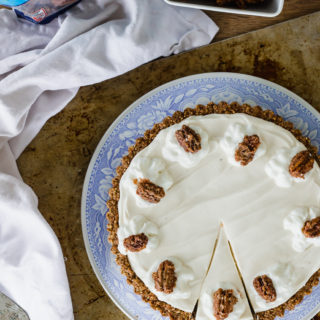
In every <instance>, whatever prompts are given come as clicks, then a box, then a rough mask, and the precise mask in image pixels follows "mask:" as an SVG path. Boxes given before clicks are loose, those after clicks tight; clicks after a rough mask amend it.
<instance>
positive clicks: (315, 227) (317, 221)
mask: <svg viewBox="0 0 320 320" xmlns="http://www.w3.org/2000/svg"><path fill="white" fill-rule="evenodd" d="M302 233H303V234H304V235H305V237H306V238H316V237H320V217H316V218H314V219H311V220H308V221H306V222H305V224H304V226H303V228H302Z"/></svg>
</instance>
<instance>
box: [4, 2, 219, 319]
mask: <svg viewBox="0 0 320 320" xmlns="http://www.w3.org/2000/svg"><path fill="white" fill-rule="evenodd" d="M217 31H218V28H217V26H216V25H215V24H214V23H213V22H212V21H211V20H210V19H209V18H208V17H207V16H206V15H205V14H203V13H202V12H201V11H196V10H191V9H183V8H178V7H171V6H169V5H167V4H165V3H164V2H163V1H161V0H113V1H112V0H83V1H82V2H80V3H79V4H78V5H77V6H75V7H74V8H72V9H71V10H70V11H68V12H67V13H65V14H63V15H62V16H60V17H59V18H58V19H55V20H53V21H52V22H51V23H50V24H48V25H42V26H38V25H34V24H31V23H29V22H27V21H23V20H19V21H18V20H17V18H16V17H15V14H14V13H13V12H12V11H8V10H5V9H2V10H0V40H1V46H0V291H1V292H3V293H4V294H6V295H7V296H9V297H10V298H11V299H13V300H14V301H15V302H16V303H18V304H19V305H20V306H21V307H22V308H23V309H25V310H26V312H27V313H28V314H29V316H30V319H31V320H44V319H45V320H62V319H63V320H69V319H73V313H72V304H71V299H70V293H69V286H68V281H67V277H66V271H65V265H64V261H63V255H62V252H61V248H60V245H59V242H58V240H57V238H56V236H55V234H54V233H53V231H52V230H51V228H50V226H49V225H48V224H47V222H46V221H45V220H44V218H43V217H42V215H41V214H40V212H39V211H38V209H37V198H36V196H35V194H34V193H33V191H32V190H31V189H30V188H29V187H28V186H27V185H26V184H24V183H23V181H22V180H21V177H20V175H19V172H18V169H17V166H16V163H15V159H16V158H17V157H18V156H19V155H20V154H21V152H22V151H23V149H24V148H25V147H26V146H27V145H28V143H29V142H30V141H31V140H32V139H33V138H34V136H35V135H36V134H37V133H38V132H39V130H40V129H41V127H42V126H43V125H44V123H45V122H46V121H47V120H48V119H49V118H50V117H52V116H53V115H55V114H56V113H58V112H59V111H60V110H61V109H63V107H64V106H65V105H66V104H67V103H68V102H69V101H70V100H71V99H72V98H73V97H74V96H75V95H76V93H77V91H78V89H79V87H80V86H84V85H89V84H93V83H96V82H100V81H103V80H106V79H109V78H112V77H115V76H117V75H120V74H122V73H124V72H126V71H128V70H131V69H133V68H135V67H137V66H139V65H141V64H143V63H145V62H147V61H150V60H152V59H155V58H157V57H160V56H167V55H170V54H172V53H178V52H181V51H183V50H187V49H191V48H194V47H197V46H200V45H204V44H207V43H209V42H210V41H211V39H212V38H213V37H214V35H215V34H216V33H217ZM79 214H80V213H79Z"/></svg>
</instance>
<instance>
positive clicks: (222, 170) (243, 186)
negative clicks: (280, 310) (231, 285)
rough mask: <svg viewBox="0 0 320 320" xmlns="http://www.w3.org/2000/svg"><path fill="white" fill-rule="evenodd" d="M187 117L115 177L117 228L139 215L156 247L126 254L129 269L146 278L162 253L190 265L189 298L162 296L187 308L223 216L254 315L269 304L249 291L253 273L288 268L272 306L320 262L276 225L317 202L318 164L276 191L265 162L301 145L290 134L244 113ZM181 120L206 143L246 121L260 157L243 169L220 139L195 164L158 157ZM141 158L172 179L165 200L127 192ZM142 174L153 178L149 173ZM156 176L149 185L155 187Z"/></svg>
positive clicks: (317, 252) (316, 252)
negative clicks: (155, 162) (153, 228)
mask: <svg viewBox="0 0 320 320" xmlns="http://www.w3.org/2000/svg"><path fill="white" fill-rule="evenodd" d="M186 120H187V121H186ZM186 120H184V121H182V122H181V123H179V124H177V125H174V126H172V127H169V128H167V129H165V130H161V131H160V132H159V134H158V135H157V136H156V138H155V139H154V141H153V142H152V143H151V144H150V145H149V146H148V147H146V148H145V149H143V150H142V151H141V152H139V154H138V155H137V156H136V157H135V158H134V159H133V161H132V163H131V164H130V166H129V168H128V169H127V170H126V172H125V173H124V175H123V177H122V179H121V181H120V200H119V204H118V209H119V225H120V226H125V225H127V224H128V223H129V221H130V220H131V219H132V217H134V216H135V215H143V216H144V217H145V218H146V219H148V220H150V221H152V222H153V223H154V224H156V225H157V226H158V228H159V234H158V238H159V246H158V247H157V248H155V249H154V250H152V251H151V252H150V253H145V252H144V250H142V251H141V252H137V253H135V254H131V253H130V254H128V258H129V261H130V264H131V266H132V269H133V270H134V271H135V273H136V274H137V276H138V277H139V278H140V279H141V280H142V281H144V282H145V283H146V281H147V277H148V272H149V270H151V267H152V266H153V265H154V263H155V261H158V260H159V258H161V257H170V256H172V257H177V258H178V259H179V260H180V261H181V262H182V263H183V264H184V265H187V266H188V267H189V268H190V269H191V270H192V272H193V274H194V282H193V286H192V287H190V297H189V298H187V299H171V298H170V295H167V297H166V302H168V303H170V304H171V305H172V306H174V307H176V308H179V309H182V310H184V311H188V312H192V310H193V308H194V306H195V304H196V301H197V299H198V298H199V296H200V291H201V284H202V283H203V280H204V278H205V276H206V273H207V269H208V266H209V263H210V259H211V256H212V252H213V247H214V243H215V240H216V238H217V234H218V230H219V225H220V222H221V221H222V222H223V224H224V229H225V231H226V233H227V235H228V239H229V241H230V243H231V245H232V248H233V251H234V255H235V258H236V261H237V263H238V266H239V268H240V272H241V274H242V277H243V280H244V282H245V285H246V288H247V290H248V294H249V296H250V300H251V303H252V305H253V307H254V309H255V311H256V312H260V311H264V310H267V309H269V308H270V306H269V304H268V303H267V302H265V303H263V302H262V303H260V302H259V304H258V302H257V297H256V292H255V290H254V289H252V281H253V279H254V278H255V276H256V275H257V274H261V273H262V272H263V271H265V270H268V269H269V268H271V267H272V266H274V265H276V264H277V263H284V264H286V263H290V264H291V265H292V266H295V270H296V272H295V273H294V275H293V276H292V281H291V282H290V284H289V286H288V287H286V290H285V293H283V294H282V295H280V296H279V297H278V299H277V303H276V305H280V304H281V303H283V302H285V301H286V300H287V299H289V298H290V297H291V296H292V295H293V294H294V293H295V292H297V291H298V290H299V289H300V288H301V287H302V286H303V285H304V284H305V283H306V281H307V280H308V279H309V278H310V277H311V275H312V274H313V273H314V272H315V271H317V270H318V268H319V266H320V248H319V247H316V246H310V247H309V248H308V249H307V250H304V251H303V252H297V251H295V250H294V249H293V248H292V234H291V233H290V232H287V231H285V230H284V228H283V220H284V218H285V217H286V216H287V215H288V213H290V212H291V211H292V210H294V209H295V208H297V207H319V206H320V201H319V200H320V199H319V196H320V182H319V176H320V175H319V173H320V171H319V167H318V164H317V163H314V167H313V169H312V171H311V174H310V175H309V176H308V178H306V179H301V180H303V181H301V182H300V183H292V185H291V187H290V189H288V188H282V187H279V186H278V185H277V184H276V183H275V182H274V180H273V179H270V178H269V177H268V175H267V174H266V172H265V166H266V163H267V162H268V161H269V160H270V159H271V158H273V157H274V156H275V155H277V154H278V153H279V150H280V149H283V148H284V149H290V150H304V149H305V147H304V146H303V145H302V144H301V143H300V142H299V141H297V140H296V138H295V137H294V136H293V135H292V134H291V133H290V132H289V131H287V130H285V129H283V128H281V127H279V126H277V125H275V124H273V123H271V122H267V121H264V120H262V119H258V118H255V117H251V116H248V115H244V114H233V115H225V114H212V115H207V116H195V117H190V118H188V119H186ZM184 123H185V124H188V125H190V126H191V127H192V128H200V129H201V130H203V131H204V132H206V133H207V135H208V144H209V145H210V143H211V141H214V142H218V141H220V140H221V139H223V138H224V137H225V134H226V132H227V130H228V128H229V127H230V126H232V125H235V124H242V125H243V126H245V127H246V126H248V123H249V124H250V126H251V127H253V128H255V132H254V133H255V134H257V135H258V136H259V137H260V138H261V140H262V141H263V142H264V144H265V146H266V148H265V150H266V151H265V154H264V155H263V156H261V157H259V158H256V159H255V160H254V161H252V162H251V163H250V164H249V165H247V166H232V165H230V162H229V160H228V157H227V155H226V153H225V152H224V151H223V149H222V148H221V146H220V143H216V145H215V146H214V147H209V150H208V153H207V155H206V156H205V157H204V158H203V159H201V161H200V162H198V163H197V164H195V165H193V166H192V167H189V168H186V167H184V166H182V165H181V164H180V162H177V161H171V160H169V159H167V158H166V157H165V156H164V155H165V154H166V152H165V150H164V149H165V148H166V146H167V144H166V140H167V135H169V134H172V133H173V132H175V130H178V129H180V128H181V126H182V125H183V124H184ZM143 158H149V159H161V160H162V162H163V166H162V168H163V169H162V171H161V172H162V173H160V174H158V178H159V180H160V179H161V176H162V174H164V175H168V176H169V177H170V179H167V178H166V179H167V180H170V181H171V183H172V185H171V186H170V187H169V188H167V189H166V195H165V197H164V198H162V199H161V201H160V202H159V203H157V204H155V205H151V206H141V205H140V203H139V201H137V196H136V194H135V189H134V190H133V191H131V187H130V185H129V183H128V181H130V179H131V180H132V179H133V178H136V174H134V173H135V166H136V163H137V162H141V161H144V160H142V159H143ZM289 160H290V159H289ZM142 167H143V168H142ZM140 168H142V169H141V172H142V174H141V176H143V177H145V176H146V175H147V174H146V173H145V172H147V171H148V170H149V169H148V166H141V164H140ZM287 170H288V168H287ZM150 174H154V173H153V172H150ZM149 178H150V180H151V181H152V179H153V178H154V177H149ZM166 179H165V180H166ZM159 180H157V181H158V182H157V181H153V182H154V183H156V184H159V185H160V182H159ZM155 294H156V295H157V296H158V294H157V293H155ZM276 305H275V306H276Z"/></svg>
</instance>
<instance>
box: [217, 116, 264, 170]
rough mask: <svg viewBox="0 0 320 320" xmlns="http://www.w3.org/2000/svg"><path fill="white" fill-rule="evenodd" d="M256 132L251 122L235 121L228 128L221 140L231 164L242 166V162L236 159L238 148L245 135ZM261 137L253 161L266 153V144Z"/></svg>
mask: <svg viewBox="0 0 320 320" xmlns="http://www.w3.org/2000/svg"><path fill="white" fill-rule="evenodd" d="M256 132H257V130H256V129H255V128H254V127H253V126H252V125H251V124H250V123H249V122H248V123H247V124H241V123H234V124H231V125H230V126H229V127H228V128H227V130H226V132H225V134H224V136H223V137H222V138H221V140H220V146H221V148H222V149H223V151H224V152H225V153H226V155H227V158H228V161H229V162H230V164H232V165H234V166H241V164H240V162H239V161H236V160H235V152H236V149H237V148H238V145H239V143H241V142H242V141H243V139H244V137H245V136H252V135H254V134H256ZM259 139H260V145H259V147H258V149H257V151H256V153H255V155H254V157H253V160H252V161H254V160H256V159H258V158H259V157H262V156H263V155H264V154H265V153H266V146H265V144H264V142H263V141H262V140H261V138H260V137H259Z"/></svg>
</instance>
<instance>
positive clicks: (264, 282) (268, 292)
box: [253, 274, 277, 302]
mask: <svg viewBox="0 0 320 320" xmlns="http://www.w3.org/2000/svg"><path fill="white" fill-rule="evenodd" d="M253 287H254V288H255V289H256V291H257V293H258V294H259V296H260V297H261V298H262V299H264V300H266V301H267V302H273V301H275V300H276V299H277V293H276V290H275V288H274V286H273V283H272V280H271V279H270V278H269V277H268V276H267V275H265V274H264V275H262V276H258V277H256V278H254V280H253Z"/></svg>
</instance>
